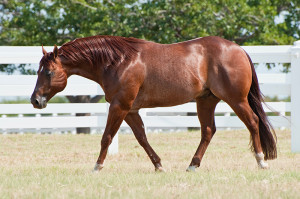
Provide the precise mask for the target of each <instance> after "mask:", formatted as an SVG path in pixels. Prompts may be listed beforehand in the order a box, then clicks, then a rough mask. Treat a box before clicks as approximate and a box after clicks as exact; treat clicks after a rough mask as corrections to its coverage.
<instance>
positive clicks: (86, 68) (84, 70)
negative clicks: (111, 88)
mask: <svg viewBox="0 0 300 199" xmlns="http://www.w3.org/2000/svg"><path fill="white" fill-rule="evenodd" d="M65 69H66V70H67V74H68V76H71V75H79V76H81V77H85V78H87V79H90V80H92V81H95V82H97V83H99V84H102V78H101V77H102V71H101V69H97V68H93V66H90V65H89V64H78V65H68V66H66V67H65Z"/></svg>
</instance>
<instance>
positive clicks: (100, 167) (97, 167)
mask: <svg viewBox="0 0 300 199" xmlns="http://www.w3.org/2000/svg"><path fill="white" fill-rule="evenodd" d="M103 167H104V165H103V164H97V163H96V165H95V167H94V170H93V172H98V171H100V170H101V169H103Z"/></svg>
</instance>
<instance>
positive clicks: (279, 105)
mask: <svg viewBox="0 0 300 199" xmlns="http://www.w3.org/2000/svg"><path fill="white" fill-rule="evenodd" d="M46 49H47V50H49V51H50V50H52V47H46ZM244 49H245V50H246V51H247V52H248V53H249V54H250V57H251V58H252V60H253V62H254V63H291V70H292V72H291V73H289V74H283V73H280V74H258V79H259V82H260V86H261V89H262V92H263V93H264V95H266V96H274V95H277V96H291V99H292V100H291V102H271V103H267V104H268V105H269V106H271V107H272V108H273V109H275V110H276V111H278V112H279V113H281V115H286V114H287V113H289V112H290V113H291V117H290V116H285V117H282V116H270V117H269V118H270V120H271V122H272V124H273V125H274V127H275V128H291V130H292V150H293V151H300V132H299V131H300V126H299V123H300V103H299V102H300V95H299V91H300V89H299V88H297V85H300V78H299V77H300V47H299V46H297V45H295V46H247V47H244ZM40 58H41V47H0V64H14V63H38V62H39V60H40ZM36 78H37V77H36V76H27V75H26V76H23V75H14V76H6V75H2V76H0V96H22V97H26V98H28V101H29V98H30V95H31V93H32V92H33V89H34V86H35V82H36ZM99 94H100V95H103V94H104V93H103V91H102V89H101V88H100V86H99V85H97V84H96V83H94V82H92V81H90V80H87V79H84V78H82V77H78V76H72V77H70V78H69V80H68V85H67V87H66V89H65V90H64V91H63V92H61V93H58V95H61V96H64V95H99ZM108 106H109V105H108V104H106V103H96V104H78V103H76V104H72V103H67V104H54V103H52V104H51V103H50V104H48V106H47V108H45V109H42V110H38V109H34V108H33V107H32V105H31V104H0V114H1V115H2V117H1V118H0V132H2V133H5V132H48V131H51V132H53V131H54V132H55V131H58V132H60V131H64V130H70V129H71V131H73V132H74V130H75V127H92V128H97V129H103V128H104V127H105V124H106V118H107V111H108ZM265 111H267V112H271V111H270V110H269V109H267V108H265ZM75 113H91V116H84V117H75ZM187 113H196V105H195V103H193V102H190V103H187V104H184V105H180V106H175V107H167V108H153V109H143V110H141V115H142V118H143V121H144V123H145V127H146V128H149V129H150V128H172V129H174V128H186V127H199V126H200V124H199V121H198V118H197V116H187ZM28 114H29V115H28ZM12 115H14V116H13V117H12ZM297 122H298V123H297ZM216 126H217V128H218V127H219V128H245V126H244V124H243V123H242V122H241V121H240V120H239V118H238V117H236V116H234V112H233V111H232V109H231V108H230V107H229V106H228V105H227V104H225V103H219V104H218V106H217V108H216ZM122 127H123V128H128V126H127V124H126V123H125V122H123V124H122ZM98 131H99V130H98ZM112 146H113V147H111V148H110V150H111V153H114V152H117V150H118V144H117V136H116V138H115V139H114V142H113V144H112Z"/></svg>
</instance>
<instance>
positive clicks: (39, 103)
mask: <svg viewBox="0 0 300 199" xmlns="http://www.w3.org/2000/svg"><path fill="white" fill-rule="evenodd" d="M31 104H32V105H33V107H34V108H38V109H42V108H45V107H46V106H47V99H46V97H41V96H35V97H31Z"/></svg>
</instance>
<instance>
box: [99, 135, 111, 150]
mask: <svg viewBox="0 0 300 199" xmlns="http://www.w3.org/2000/svg"><path fill="white" fill-rule="evenodd" d="M111 141H112V138H111V136H110V135H107V136H103V137H102V139H101V147H103V148H106V147H108V146H109V145H110V143H111Z"/></svg>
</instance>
